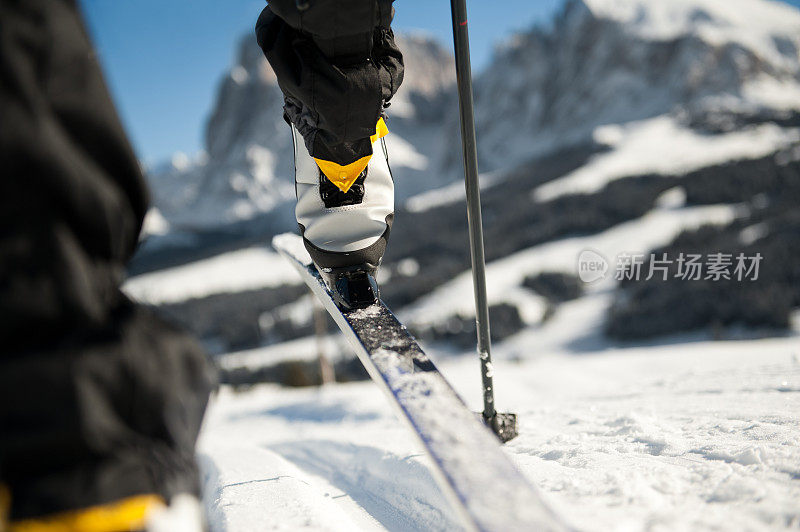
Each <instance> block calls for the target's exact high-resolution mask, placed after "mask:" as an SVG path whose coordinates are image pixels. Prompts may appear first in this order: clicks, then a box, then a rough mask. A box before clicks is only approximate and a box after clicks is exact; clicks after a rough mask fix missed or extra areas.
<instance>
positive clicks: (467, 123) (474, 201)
mask: <svg viewBox="0 0 800 532" xmlns="http://www.w3.org/2000/svg"><path fill="white" fill-rule="evenodd" d="M450 9H451V13H452V18H453V44H454V47H455V55H456V79H457V84H458V105H459V110H460V113H461V142H462V145H463V156H464V182H465V186H466V190H467V221H468V223H469V239H470V252H471V258H472V280H473V285H474V290H475V322H476V325H477V329H478V355H479V356H480V360H481V380H482V382H483V417H484V418H486V419H487V420H488V419H493V418H494V417H495V414H496V412H495V406H494V387H493V384H492V370H491V367H492V366H491V362H492V355H491V340H490V337H489V305H488V300H487V296H486V259H485V258H484V251H483V222H482V220H481V194H480V187H479V185H478V153H477V150H476V140H475V113H474V108H473V101H472V69H471V66H470V61H469V34H468V31H467V6H466V3H465V0H450Z"/></svg>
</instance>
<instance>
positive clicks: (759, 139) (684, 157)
mask: <svg viewBox="0 0 800 532" xmlns="http://www.w3.org/2000/svg"><path fill="white" fill-rule="evenodd" d="M595 139H596V140H597V141H598V142H603V141H605V142H607V143H611V144H612V146H613V149H612V150H610V151H608V152H605V153H602V154H599V155H595V156H594V157H593V158H592V159H591V160H590V161H589V162H588V163H587V164H585V165H583V166H581V167H580V168H578V169H577V170H575V171H573V172H570V173H569V174H567V175H565V176H563V177H560V178H558V179H555V180H553V181H550V182H549V183H546V184H544V185H541V186H539V187H537V188H536V189H535V190H534V192H533V197H534V199H535V200H536V201H541V202H544V201H550V200H552V199H555V198H557V197H559V196H563V195H567V194H579V193H591V192H596V191H598V190H600V189H601V188H603V187H604V186H605V185H606V184H608V183H609V182H611V181H613V180H615V179H621V178H623V177H627V176H634V175H642V174H649V173H655V174H663V175H683V174H685V173H686V172H690V171H692V170H696V169H698V168H702V167H705V166H710V165H714V164H721V163H723V162H727V161H730V160H736V159H756V158H758V157H763V156H765V155H768V154H770V153H773V152H775V151H777V150H778V149H780V148H783V147H786V146H788V145H791V144H792V143H794V142H797V141H798V140H800V133H799V132H798V130H796V129H792V130H785V129H782V128H780V127H778V126H776V125H775V124H765V125H760V126H757V127H751V128H747V129H742V130H737V131H734V132H731V133H725V134H719V135H705V134H702V133H699V132H697V131H694V130H692V129H689V128H687V127H684V126H681V125H680V124H679V123H678V122H677V121H676V119H675V118H674V117H671V116H668V115H663V116H659V117H656V118H651V119H648V120H642V121H638V122H631V123H628V124H624V125H609V126H602V127H600V128H598V129H597V130H596V131H595Z"/></svg>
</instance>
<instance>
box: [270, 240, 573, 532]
mask: <svg viewBox="0 0 800 532" xmlns="http://www.w3.org/2000/svg"><path fill="white" fill-rule="evenodd" d="M272 245H273V247H274V248H275V249H276V250H277V251H278V252H279V253H280V254H281V255H283V256H284V257H285V258H286V259H287V260H288V261H289V262H290V263H291V264H292V266H294V268H295V269H296V270H297V272H298V273H299V274H300V276H301V277H302V278H303V281H304V282H305V283H306V284H307V285H308V286H309V288H310V289H311V291H312V292H313V293H314V294H315V295H316V296H317V297H318V298H319V300H320V301H321V302H322V304H323V306H324V307H325V309H326V310H327V311H328V313H329V314H330V315H331V317H332V318H333V320H334V321H335V322H336V325H337V326H338V327H339V328H340V329H341V331H342V333H343V334H344V335H345V337H346V338H347V340H348V341H349V343H350V344H351V346H352V347H353V349H354V351H355V352H356V355H357V356H358V358H359V359H360V360H361V362H362V364H363V365H364V367H365V368H366V369H367V372H368V373H369V375H370V377H371V378H372V380H374V381H375V382H376V383H378V384H379V385H380V386H381V388H382V389H383V390H384V391H385V392H386V394H387V396H388V397H389V399H390V401H391V402H392V404H394V405H395V406H396V407H397V408H398V410H399V413H400V415H401V417H402V418H403V419H404V420H405V421H407V422H408V424H409V425H410V427H411V429H412V431H413V433H414V434H415V436H416V437H417V439H418V440H419V442H420V443H421V444H422V446H423V448H424V449H425V451H426V452H427V454H428V455H429V457H430V458H431V461H432V463H433V466H434V467H433V472H434V477H435V478H436V480H437V482H438V483H439V485H440V487H441V488H442V490H443V491H444V493H445V494H446V495H447V496H448V498H449V499H450V502H451V504H452V505H453V507H454V508H455V509H456V510H457V512H458V514H459V515H460V517H461V518H462V520H463V523H464V525H465V527H466V528H467V529H468V530H480V531H498V532H500V531H503V532H505V531H514V530H525V531H531V530H538V531H549V530H553V531H555V530H567V527H566V526H565V525H564V524H563V522H562V521H561V520H560V519H559V518H558V517H557V516H556V515H555V514H554V513H553V512H552V511H551V510H550V509H549V508H548V507H547V506H546V505H545V503H544V502H543V501H542V498H541V496H540V495H539V492H538V491H537V490H536V488H534V487H533V486H532V485H531V484H530V483H529V482H528V481H527V479H525V477H524V476H523V475H522V473H521V472H520V471H519V470H518V469H517V468H516V467H515V466H514V464H513V463H512V462H511V460H510V459H509V458H508V457H507V456H506V455H505V453H504V452H503V450H502V449H501V447H500V444H499V442H498V440H497V437H496V436H495V435H494V434H493V433H492V432H491V431H490V430H489V429H488V428H487V427H486V426H485V425H484V424H483V423H481V421H480V420H479V418H478V417H477V416H476V415H475V414H474V413H472V412H471V411H470V410H469V409H468V408H467V406H466V405H465V403H464V402H463V401H462V400H461V398H460V397H459V396H458V394H456V392H455V391H454V390H453V388H452V387H451V386H450V384H449V383H448V382H447V380H445V378H444V377H443V376H442V374H441V373H439V371H438V370H437V369H436V366H435V365H434V364H433V362H432V361H431V360H430V359H429V358H428V356H427V355H426V354H425V353H424V352H423V351H422V349H421V348H420V346H419V345H418V344H417V342H416V340H415V339H414V337H413V336H412V335H411V334H410V333H409V331H408V330H407V329H406V327H405V326H404V325H403V324H402V323H400V322H399V321H398V320H397V318H396V317H395V316H394V314H392V312H391V311H390V310H389V308H387V307H386V305H384V304H383V303H382V302H380V301H379V302H377V303H375V304H373V305H371V306H369V307H367V308H363V309H357V310H351V311H341V310H340V309H339V307H337V306H336V303H335V302H334V300H333V297H332V296H331V293H330V291H329V290H328V288H327V286H326V285H325V283H324V281H323V280H322V278H321V277H320V274H319V272H318V271H317V269H316V267H315V266H314V264H313V263H312V261H311V258H310V257H309V256H308V253H307V252H306V250H305V248H304V246H303V241H302V238H301V237H299V236H297V235H294V234H288V233H287V234H283V235H278V236H276V237H275V238H274V239H273V241H272Z"/></svg>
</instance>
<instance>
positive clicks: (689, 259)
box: [578, 249, 764, 283]
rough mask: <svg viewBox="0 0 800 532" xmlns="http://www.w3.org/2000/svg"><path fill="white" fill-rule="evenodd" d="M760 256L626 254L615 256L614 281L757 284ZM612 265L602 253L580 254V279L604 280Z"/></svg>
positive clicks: (586, 252) (585, 252)
mask: <svg viewBox="0 0 800 532" xmlns="http://www.w3.org/2000/svg"><path fill="white" fill-rule="evenodd" d="M763 259H764V257H763V256H762V255H761V253H755V254H753V255H746V254H744V253H736V254H734V253H722V252H717V253H706V254H701V253H678V254H677V255H674V256H670V255H669V254H667V253H650V254H645V253H627V252H623V253H620V254H618V255H617V256H616V261H615V262H614V280H616V281H642V280H644V281H649V280H651V279H656V280H661V281H666V280H668V279H680V280H682V281H712V282H716V281H723V280H724V281H732V280H735V281H740V282H743V281H749V282H753V281H757V280H758V275H759V271H760V266H761V262H762V260H763ZM610 268H611V266H610V263H609V261H608V259H606V258H605V257H604V256H603V255H602V254H600V253H598V252H597V251H594V250H592V249H584V250H583V251H581V252H580V254H579V255H578V277H579V278H580V280H581V281H583V282H584V283H593V282H595V281H598V280H600V279H605V278H606V275H607V274H608V272H609V270H610Z"/></svg>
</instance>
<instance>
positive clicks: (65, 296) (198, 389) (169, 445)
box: [0, 0, 213, 528]
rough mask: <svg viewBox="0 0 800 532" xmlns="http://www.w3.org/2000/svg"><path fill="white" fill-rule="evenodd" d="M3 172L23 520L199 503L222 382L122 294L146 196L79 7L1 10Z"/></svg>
mask: <svg viewBox="0 0 800 532" xmlns="http://www.w3.org/2000/svg"><path fill="white" fill-rule="evenodd" d="M0 172H2V178H0V220H2V223H0V488H2V491H3V492H4V493H9V492H10V496H11V510H10V511H11V517H12V519H19V518H27V517H32V516H38V515H43V514H50V513H56V512H60V511H64V510H69V509H77V508H83V507H87V506H92V505H97V504H102V503H106V502H110V501H114V500H118V499H122V498H125V497H129V496H134V495H141V494H153V495H160V496H161V497H163V498H164V499H165V500H169V498H170V497H171V496H172V495H174V494H177V493H179V492H187V493H197V492H198V490H199V480H198V474H197V466H196V463H195V457H194V445H195V440H196V437H197V434H198V431H199V427H200V423H201V420H202V416H203V412H204V410H205V406H206V402H207V399H208V394H209V392H210V389H211V387H212V381H213V373H212V372H211V370H210V369H209V366H208V364H207V361H206V358H205V355H204V353H203V352H202V350H201V349H200V347H199V345H198V344H196V343H195V342H194V341H193V340H190V339H189V338H188V337H186V336H184V334H183V333H181V332H180V331H178V330H176V329H175V328H173V327H172V326H170V325H168V324H166V323H164V322H162V321H161V320H160V319H158V318H156V317H155V316H153V315H152V314H151V313H150V312H149V311H148V310H146V309H144V308H142V307H140V306H138V305H136V304H134V303H132V302H131V301H129V300H128V299H127V298H126V297H125V295H123V293H122V292H121V291H120V283H121V282H122V280H123V277H124V272H125V270H124V267H125V264H126V262H127V261H128V259H130V257H131V255H132V254H133V252H134V250H135V248H136V245H137V240H138V235H139V231H140V228H141V225H142V220H143V217H144V215H145V212H146V210H147V202H148V200H147V193H146V187H145V182H144V179H143V176H142V173H141V170H140V168H139V164H138V161H137V159H136V157H135V155H134V153H133V151H132V149H131V147H130V146H129V144H128V141H127V140H126V136H125V133H124V131H123V129H122V126H121V125H120V121H119V119H118V118H117V114H116V112H115V109H114V106H113V104H112V102H111V100H110V97H109V95H108V92H107V89H106V86H105V83H104V81H103V78H102V75H101V72H100V69H99V67H98V64H97V62H96V60H95V57H94V52H93V50H92V47H91V44H90V42H89V39H88V37H87V34H86V32H85V29H84V27H83V24H82V21H81V17H80V14H79V12H78V8H77V6H76V4H75V0H0ZM0 498H2V497H0ZM0 528H2V524H0Z"/></svg>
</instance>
